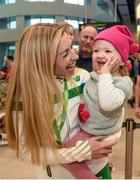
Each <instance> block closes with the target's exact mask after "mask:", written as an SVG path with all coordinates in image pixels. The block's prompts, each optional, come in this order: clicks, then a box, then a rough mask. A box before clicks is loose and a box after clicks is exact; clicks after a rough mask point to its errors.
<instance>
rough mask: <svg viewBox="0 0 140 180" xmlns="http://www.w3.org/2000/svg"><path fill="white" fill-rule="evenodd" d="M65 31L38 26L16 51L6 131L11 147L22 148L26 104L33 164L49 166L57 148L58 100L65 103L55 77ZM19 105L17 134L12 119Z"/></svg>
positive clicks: (26, 132) (26, 131) (25, 35)
mask: <svg viewBox="0 0 140 180" xmlns="http://www.w3.org/2000/svg"><path fill="white" fill-rule="evenodd" d="M62 36H63V30H62V29H61V28H59V27H58V26H57V25H51V24H47V23H46V24H44V23H43V24H36V25H33V26H30V27H28V28H26V29H25V30H24V32H23V33H22V34H21V36H20V39H19V42H18V45H17V47H16V53H15V60H14V63H15V64H14V68H13V71H12V74H11V77H10V82H9V87H8V92H7V99H6V127H7V135H8V144H9V145H10V146H11V147H12V148H17V150H18V148H19V142H18V141H19V139H18V134H19V131H20V129H19V126H18V125H19V124H18V123H19V122H18V121H19V116H18V112H19V109H18V103H19V101H20V99H21V101H22V111H23V123H22V124H23V133H24V137H25V144H26V146H27V149H28V151H29V152H30V153H31V157H32V162H33V163H34V164H40V162H41V157H40V149H41V148H42V154H43V164H44V165H46V162H47V153H46V150H47V149H52V150H54V152H55V149H56V147H57V144H56V140H55V137H54V131H53V127H52V123H53V120H54V119H55V115H54V108H53V107H54V104H55V102H54V101H55V100H54V99H56V98H57V100H58V99H59V100H62V92H61V91H60V89H59V87H58V85H57V83H56V79H55V74H54V65H55V60H56V56H57V49H58V45H59V42H60V40H61V38H62ZM14 104H16V106H15V107H16V127H17V128H16V132H15V130H14V121H13V117H12V113H13V105H14Z"/></svg>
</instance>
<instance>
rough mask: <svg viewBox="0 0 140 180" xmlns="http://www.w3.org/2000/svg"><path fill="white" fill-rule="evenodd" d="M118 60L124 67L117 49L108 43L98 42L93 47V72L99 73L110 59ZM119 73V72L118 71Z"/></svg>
mask: <svg viewBox="0 0 140 180" xmlns="http://www.w3.org/2000/svg"><path fill="white" fill-rule="evenodd" d="M113 58H118V60H119V61H120V65H124V63H123V60H122V57H121V55H120V54H119V52H118V51H117V50H116V48H115V47H114V46H113V45H112V44H111V43H110V42H108V41H105V40H97V41H95V43H94V45H93V56H92V66H93V70H95V71H99V70H101V68H102V67H103V65H104V64H105V63H106V62H107V61H108V60H110V59H113ZM118 71H119V70H118Z"/></svg>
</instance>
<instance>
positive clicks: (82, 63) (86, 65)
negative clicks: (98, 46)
mask: <svg viewBox="0 0 140 180" xmlns="http://www.w3.org/2000/svg"><path fill="white" fill-rule="evenodd" d="M96 34H97V30H96V28H95V27H94V26H93V25H92V24H86V25H84V26H83V27H82V28H81V31H80V34H79V49H78V50H76V51H77V54H78V55H79V59H78V60H77V62H76V66H77V67H80V68H83V69H86V70H87V71H89V72H91V71H92V44H93V40H94V38H95V36H96Z"/></svg>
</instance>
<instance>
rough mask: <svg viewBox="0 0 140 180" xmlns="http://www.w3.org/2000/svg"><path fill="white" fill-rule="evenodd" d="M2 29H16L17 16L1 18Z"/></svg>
mask: <svg viewBox="0 0 140 180" xmlns="http://www.w3.org/2000/svg"><path fill="white" fill-rule="evenodd" d="M0 29H16V17H6V18H1V19H0Z"/></svg>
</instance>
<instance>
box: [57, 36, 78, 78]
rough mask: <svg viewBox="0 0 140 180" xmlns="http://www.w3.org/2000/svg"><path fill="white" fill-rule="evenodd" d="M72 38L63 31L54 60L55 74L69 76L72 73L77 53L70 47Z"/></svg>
mask: <svg viewBox="0 0 140 180" xmlns="http://www.w3.org/2000/svg"><path fill="white" fill-rule="evenodd" d="M71 46H72V40H71V39H70V38H69V36H68V35H67V34H66V33H65V34H64V35H63V36H62V39H61V40H60V43H59V46H58V51H57V57H56V62H55V75H56V76H62V77H71V76H72V75H73V74H74V70H75V64H76V60H77V59H78V55H77V54H76V53H75V51H74V50H73V49H72V48H71Z"/></svg>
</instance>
